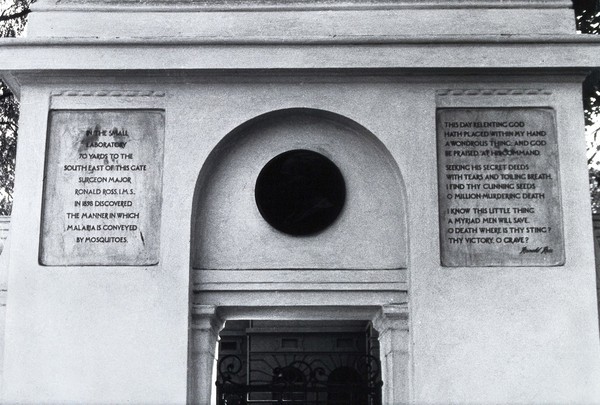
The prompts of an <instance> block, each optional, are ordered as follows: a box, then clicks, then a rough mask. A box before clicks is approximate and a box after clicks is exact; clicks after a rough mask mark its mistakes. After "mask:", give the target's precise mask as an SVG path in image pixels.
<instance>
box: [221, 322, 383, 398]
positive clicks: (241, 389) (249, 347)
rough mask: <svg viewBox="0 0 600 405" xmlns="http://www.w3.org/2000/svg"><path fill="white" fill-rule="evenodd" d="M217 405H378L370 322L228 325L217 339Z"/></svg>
mask: <svg viewBox="0 0 600 405" xmlns="http://www.w3.org/2000/svg"><path fill="white" fill-rule="evenodd" d="M217 371H218V376H217V382H216V384H217V398H218V400H217V401H218V402H217V403H218V404H219V405H232V404H236V405H237V404H258V403H261V404H268V405H271V404H302V405H380V404H381V386H382V385H383V383H382V381H381V375H380V364H379V346H378V340H377V335H376V332H375V331H374V330H373V328H372V327H371V325H370V323H369V322H357V321H344V322H342V321H327V322H314V321H311V322H308V321H304V322H290V321H286V322H282V321H280V322H275V321H230V322H228V323H227V324H226V327H225V329H224V330H223V331H222V332H221V334H220V341H219V359H218V367H217Z"/></svg>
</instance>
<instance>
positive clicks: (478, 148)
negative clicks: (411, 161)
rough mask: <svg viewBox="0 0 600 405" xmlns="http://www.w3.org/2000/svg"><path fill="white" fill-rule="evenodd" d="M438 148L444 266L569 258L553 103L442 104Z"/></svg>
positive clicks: (559, 261)
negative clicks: (525, 105)
mask: <svg viewBox="0 0 600 405" xmlns="http://www.w3.org/2000/svg"><path fill="white" fill-rule="evenodd" d="M437 152H438V192H439V195H438V198H439V209H440V249H441V262H442V265H443V266H557V265H563V264H564V262H565V252H564V240H563V224H562V209H561V199H560V182H559V162H558V145H557V134H556V124H555V117H554V111H553V110H552V109H549V108H443V109H438V111H437Z"/></svg>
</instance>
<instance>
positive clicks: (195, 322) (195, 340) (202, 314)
mask: <svg viewBox="0 0 600 405" xmlns="http://www.w3.org/2000/svg"><path fill="white" fill-rule="evenodd" d="M191 313H192V317H191V320H190V351H189V352H190V356H189V359H188V404H194V405H210V396H211V391H212V390H213V389H214V387H213V385H214V378H213V375H212V372H213V365H214V362H215V358H216V348H217V340H218V338H219V332H220V331H221V329H222V328H223V325H224V324H225V323H224V322H223V320H221V318H220V317H219V316H218V315H217V311H216V307H214V306H211V305H192V308H191Z"/></svg>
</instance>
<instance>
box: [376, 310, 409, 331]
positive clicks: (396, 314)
mask: <svg viewBox="0 0 600 405" xmlns="http://www.w3.org/2000/svg"><path fill="white" fill-rule="evenodd" d="M408 318H409V315H408V303H404V304H395V305H384V306H382V307H381V310H380V311H379V312H378V313H377V315H375V318H374V319H373V326H374V327H375V329H376V330H377V331H378V332H379V335H380V336H383V335H384V334H385V333H387V332H388V331H395V330H404V331H408V329H409V326H408Z"/></svg>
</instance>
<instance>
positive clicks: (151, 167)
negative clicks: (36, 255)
mask: <svg viewBox="0 0 600 405" xmlns="http://www.w3.org/2000/svg"><path fill="white" fill-rule="evenodd" d="M163 147H164V114H163V112H162V111H160V110H93V111H91V110H85V111H83V110H54V111H51V112H50V120H49V132H48V150H47V159H46V178H45V184H44V209H43V220H42V233H41V242H40V263H41V264H43V265H51V266H70V265H73V266H75V265H115V266H117V265H125V266H127V265H131V266H144V265H154V264H157V263H158V258H159V237H160V216H161V203H162V163H163Z"/></svg>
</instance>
